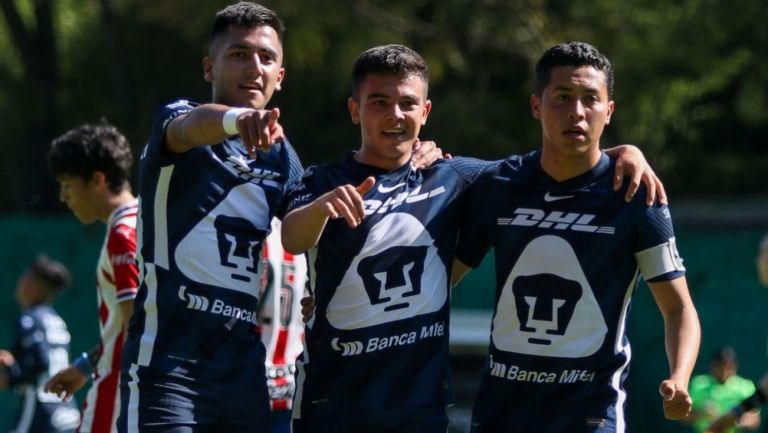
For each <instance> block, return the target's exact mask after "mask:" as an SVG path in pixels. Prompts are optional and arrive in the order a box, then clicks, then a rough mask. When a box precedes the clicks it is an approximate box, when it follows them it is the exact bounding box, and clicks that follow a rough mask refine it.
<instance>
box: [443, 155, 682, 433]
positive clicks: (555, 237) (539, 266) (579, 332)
mask: <svg viewBox="0 0 768 433" xmlns="http://www.w3.org/2000/svg"><path fill="white" fill-rule="evenodd" d="M540 159H541V153H540V152H538V151H537V152H533V153H530V154H528V155H525V156H524V157H523V158H519V157H513V158H511V159H509V160H507V161H505V162H504V163H502V164H501V165H500V166H499V167H498V170H497V171H496V172H495V173H493V174H492V175H488V176H484V177H483V178H482V179H481V180H479V181H478V182H476V183H475V185H473V187H472V189H471V190H470V191H471V192H470V194H469V198H468V206H466V207H465V209H466V211H467V212H466V215H465V221H464V224H463V225H462V231H461V234H460V239H459V243H458V247H457V258H458V259H459V260H461V261H462V262H463V263H465V264H467V265H470V266H473V267H476V266H477V265H479V263H480V262H481V260H482V258H483V256H484V255H485V254H486V252H487V251H488V250H489V249H490V248H491V247H493V248H494V258H495V266H496V294H495V300H496V306H495V311H494V317H493V324H492V331H491V344H490V349H489V355H490V356H489V364H488V366H487V371H486V374H485V375H484V379H483V383H482V385H481V390H480V393H479V397H478V401H477V403H476V405H475V420H476V421H478V422H479V423H483V422H485V421H489V420H496V421H489V422H497V421H498V419H508V420H509V423H510V425H519V426H522V430H520V431H531V430H529V429H531V428H534V427H536V428H535V429H537V431H547V430H546V428H545V426H546V422H545V421H544V420H546V419H547V417H550V416H551V414H552V413H559V412H561V411H568V410H569V408H570V410H571V411H578V410H582V411H583V412H584V416H585V417H588V416H590V415H588V414H587V413H591V416H592V418H591V419H593V421H594V420H596V419H606V418H607V419H611V420H613V421H615V424H616V426H617V431H623V430H619V429H618V426H621V425H622V423H623V412H622V410H623V403H624V399H625V395H624V390H623V382H624V378H625V377H626V374H627V371H628V364H629V358H630V347H629V342H628V340H627V336H626V332H625V325H626V317H627V313H628V311H629V305H630V301H631V297H632V293H633V291H634V288H635V286H636V284H637V279H638V276H639V274H640V273H642V275H643V276H644V278H645V279H646V280H648V281H664V280H671V279H675V278H678V277H681V276H683V275H684V268H683V266H682V261H681V260H680V258H679V256H678V254H677V249H676V247H675V241H674V234H673V230H672V223H671V219H670V215H669V211H668V209H667V207H666V206H659V205H654V206H651V207H647V206H646V205H645V194H644V190H641V191H640V193H638V194H637V195H636V196H635V197H634V199H633V200H632V202H631V203H625V202H624V194H625V191H626V185H625V187H624V188H623V189H622V190H621V191H613V187H612V175H613V172H614V161H612V160H611V159H610V158H609V157H608V156H606V155H605V154H603V155H601V158H600V160H599V162H598V164H597V165H596V166H595V167H594V168H593V169H592V170H590V171H588V172H587V173H584V174H582V175H580V176H577V177H575V178H572V179H569V180H566V181H563V182H557V181H555V180H553V179H552V178H550V177H549V176H548V175H547V174H546V173H545V172H544V171H543V170H542V168H541V165H540ZM500 396H503V397H500ZM585 405H587V406H589V408H592V409H587V410H584V407H585ZM555 408H556V410H554V409H555ZM553 410H554V412H553ZM590 410H594V411H595V413H592V412H590ZM525 419H531V420H532V421H531V424H529V425H528V426H527V427H525V424H524V420H525ZM505 428H507V427H505ZM478 431H484V430H478ZM510 431H513V430H510ZM515 431H516V430H515Z"/></svg>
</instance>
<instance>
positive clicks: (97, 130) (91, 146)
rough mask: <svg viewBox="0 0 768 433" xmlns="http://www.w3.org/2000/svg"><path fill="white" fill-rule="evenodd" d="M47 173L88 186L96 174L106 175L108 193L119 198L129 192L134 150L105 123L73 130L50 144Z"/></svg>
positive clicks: (118, 133) (122, 136)
mask: <svg viewBox="0 0 768 433" xmlns="http://www.w3.org/2000/svg"><path fill="white" fill-rule="evenodd" d="M47 160H48V169H49V170H50V172H51V174H53V176H54V177H59V176H62V175H70V176H77V177H80V178H82V179H83V180H85V181H86V182H88V181H90V180H91V177H92V176H93V173H94V172H96V171H100V172H102V173H104V176H105V177H106V179H107V183H108V184H109V189H110V191H112V192H113V193H115V194H117V193H119V192H121V191H123V190H124V189H126V188H129V183H128V179H129V178H130V173H129V172H130V169H131V163H132V162H133V156H132V155H131V146H130V144H129V143H128V140H127V139H126V138H125V136H124V135H123V134H122V133H120V131H118V130H117V128H116V127H114V126H113V125H111V124H109V123H108V122H107V121H106V120H103V119H102V121H101V123H98V124H84V125H80V126H78V127H77V128H74V129H71V130H69V131H67V132H65V133H64V134H62V135H61V136H59V137H57V138H55V139H54V140H53V141H52V142H51V148H50V149H49V150H48V155H47Z"/></svg>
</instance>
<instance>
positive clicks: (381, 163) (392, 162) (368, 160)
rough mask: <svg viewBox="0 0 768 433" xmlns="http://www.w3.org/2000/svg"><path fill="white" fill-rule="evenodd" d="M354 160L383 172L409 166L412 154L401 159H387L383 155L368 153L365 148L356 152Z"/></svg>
mask: <svg viewBox="0 0 768 433" xmlns="http://www.w3.org/2000/svg"><path fill="white" fill-rule="evenodd" d="M354 158H355V161H357V162H359V163H361V164H365V165H370V166H373V167H377V168H381V169H383V170H394V169H397V168H400V167H402V166H404V165H405V164H407V163H408V161H410V159H411V154H410V153H408V154H404V155H403V156H401V157H399V158H387V157H384V156H381V155H375V154H372V153H371V152H366V151H365V148H364V147H363V148H362V149H360V150H358V151H357V152H355V154H354Z"/></svg>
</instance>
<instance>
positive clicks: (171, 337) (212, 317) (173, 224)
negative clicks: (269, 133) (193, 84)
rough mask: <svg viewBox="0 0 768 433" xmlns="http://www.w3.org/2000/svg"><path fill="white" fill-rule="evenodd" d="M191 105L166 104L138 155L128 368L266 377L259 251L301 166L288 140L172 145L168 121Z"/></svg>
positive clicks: (236, 139) (189, 108)
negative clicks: (135, 278) (252, 149)
mask: <svg viewBox="0 0 768 433" xmlns="http://www.w3.org/2000/svg"><path fill="white" fill-rule="evenodd" d="M195 105H196V104H193V103H190V102H187V101H184V100H181V101H177V102H174V103H172V104H170V105H168V106H166V107H164V108H163V109H162V110H161V112H160V113H159V115H158V117H157V118H156V120H155V123H154V126H153V128H152V131H151V136H150V138H149V140H148V142H147V145H146V148H145V149H144V151H143V152H142V155H141V164H140V212H139V227H138V231H139V234H138V236H137V237H138V238H139V248H138V249H139V251H138V255H137V258H138V259H139V267H140V271H141V284H140V288H139V293H138V296H137V298H136V301H135V312H134V314H133V317H132V319H131V325H130V332H129V338H128V340H127V342H126V346H125V354H124V356H125V357H126V360H125V364H124V365H126V364H128V365H130V364H133V365H137V366H139V367H144V368H149V369H150V370H152V371H158V372H169V371H173V372H175V373H178V374H182V375H184V376H187V375H188V376H189V377H193V378H200V377H208V378H218V377H220V376H221V375H223V374H226V373H228V372H231V371H233V370H235V369H247V370H249V371H253V375H259V374H261V375H263V370H259V368H258V367H257V365H258V363H261V364H263V362H264V360H263V356H264V347H263V345H262V344H261V342H260V340H259V336H258V335H257V334H256V332H255V327H256V325H257V320H256V311H257V309H258V293H259V282H260V276H259V263H260V252H261V248H262V244H263V242H264V238H265V237H266V236H267V234H268V233H269V231H270V221H271V220H272V218H273V217H274V216H275V215H282V213H283V210H284V203H285V200H284V199H285V194H286V191H287V189H288V188H289V187H290V185H292V184H294V183H297V182H298V181H299V179H300V177H301V174H302V172H303V169H302V167H301V164H300V162H299V159H298V156H297V155H296V153H295V152H294V150H293V148H292V147H291V146H290V144H289V143H288V142H287V141H284V142H282V143H278V144H276V145H274V146H273V147H272V148H271V149H270V151H269V152H266V153H265V152H261V151H258V152H257V157H256V159H251V158H250V157H249V156H248V154H247V152H246V151H245V148H244V147H243V145H242V142H241V140H240V139H239V137H232V138H230V139H227V140H225V141H223V142H221V143H218V144H215V145H211V146H202V147H197V148H194V149H192V150H189V151H187V152H185V153H182V154H172V153H170V152H168V151H167V150H166V149H165V148H164V139H165V132H166V127H167V126H168V124H169V123H170V121H171V120H173V119H174V118H176V117H178V116H179V115H182V114H185V113H188V112H189V111H190V110H192V108H193V107H194V106H195Z"/></svg>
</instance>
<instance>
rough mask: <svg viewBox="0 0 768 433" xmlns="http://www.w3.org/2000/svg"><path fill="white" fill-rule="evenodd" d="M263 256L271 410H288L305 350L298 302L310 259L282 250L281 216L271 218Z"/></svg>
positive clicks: (262, 316) (262, 323)
mask: <svg viewBox="0 0 768 433" xmlns="http://www.w3.org/2000/svg"><path fill="white" fill-rule="evenodd" d="M262 258H263V260H262V264H261V266H262V273H261V275H262V284H261V291H262V293H261V294H260V295H259V299H260V300H261V301H260V304H259V330H260V331H261V341H262V342H263V343H264V346H265V347H266V349H267V357H266V371H267V386H268V387H269V395H270V399H271V401H272V410H286V409H290V408H291V407H292V403H293V394H294V392H295V390H296V382H295V380H294V372H295V371H296V358H297V357H298V356H299V354H301V351H302V350H303V341H304V323H303V322H302V321H301V305H300V304H299V301H300V300H301V298H302V297H303V296H304V286H305V284H306V282H307V261H306V260H305V259H304V256H303V255H298V256H294V255H292V254H290V253H287V252H285V251H284V250H283V245H282V243H281V240H280V221H279V220H278V219H274V220H273V221H272V232H271V233H270V234H269V236H267V238H266V240H265V242H264V248H263V249H262Z"/></svg>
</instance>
